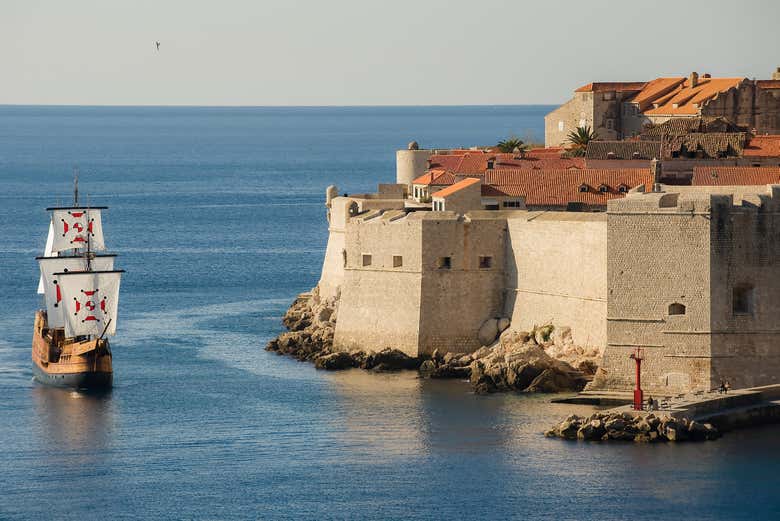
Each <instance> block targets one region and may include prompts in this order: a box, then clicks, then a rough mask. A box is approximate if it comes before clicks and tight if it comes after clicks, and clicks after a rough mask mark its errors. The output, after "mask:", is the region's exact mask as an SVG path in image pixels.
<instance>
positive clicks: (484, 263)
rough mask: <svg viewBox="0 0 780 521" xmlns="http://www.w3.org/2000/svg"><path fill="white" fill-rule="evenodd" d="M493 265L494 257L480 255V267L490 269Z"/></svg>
mask: <svg viewBox="0 0 780 521" xmlns="http://www.w3.org/2000/svg"><path fill="white" fill-rule="evenodd" d="M492 267H493V257H487V256H480V257H479V269H481V270H489V269H490V268H492Z"/></svg>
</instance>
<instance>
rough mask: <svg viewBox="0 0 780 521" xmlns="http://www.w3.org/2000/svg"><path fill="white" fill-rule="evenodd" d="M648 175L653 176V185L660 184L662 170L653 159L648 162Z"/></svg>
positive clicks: (659, 163) (658, 163) (658, 162)
mask: <svg viewBox="0 0 780 521" xmlns="http://www.w3.org/2000/svg"><path fill="white" fill-rule="evenodd" d="M650 173H651V174H652V175H653V184H657V183H660V182H661V174H662V168H661V162H660V161H659V160H657V159H655V158H653V160H652V161H650Z"/></svg>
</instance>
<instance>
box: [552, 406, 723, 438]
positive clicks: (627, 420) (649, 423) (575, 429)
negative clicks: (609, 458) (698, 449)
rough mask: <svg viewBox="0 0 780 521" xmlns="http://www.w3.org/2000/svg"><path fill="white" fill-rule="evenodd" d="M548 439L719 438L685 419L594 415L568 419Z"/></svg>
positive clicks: (711, 429)
mask: <svg viewBox="0 0 780 521" xmlns="http://www.w3.org/2000/svg"><path fill="white" fill-rule="evenodd" d="M544 435H545V436H547V437H549V438H563V439H566V440H585V441H613V440H617V441H634V442H637V443H653V442H659V441H675V442H676V441H704V440H714V439H717V438H719V437H720V433H719V432H718V429H716V428H715V427H713V426H712V425H711V424H709V423H700V422H697V421H693V420H689V419H687V418H672V417H670V416H656V415H655V414H653V413H650V414H647V415H646V416H643V415H636V416H635V415H632V414H630V413H627V412H624V413H616V412H613V413H607V412H597V413H593V414H591V415H590V416H588V417H582V416H577V415H576V414H575V415H571V416H569V417H568V418H566V419H565V420H563V421H562V422H561V423H560V424H558V425H556V426H555V427H553V428H552V429H550V430H549V431H547V432H545V433H544Z"/></svg>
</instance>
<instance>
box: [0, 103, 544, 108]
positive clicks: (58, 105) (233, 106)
mask: <svg viewBox="0 0 780 521" xmlns="http://www.w3.org/2000/svg"><path fill="white" fill-rule="evenodd" d="M558 105H559V104H557V103H498V104H491V103H466V104H431V105H426V104H386V105H372V104H355V105H191V104H172V105H163V104H110V103H106V104H103V103H99V104H82V103H0V107H105V108H124V107H127V108H418V107H546V106H558Z"/></svg>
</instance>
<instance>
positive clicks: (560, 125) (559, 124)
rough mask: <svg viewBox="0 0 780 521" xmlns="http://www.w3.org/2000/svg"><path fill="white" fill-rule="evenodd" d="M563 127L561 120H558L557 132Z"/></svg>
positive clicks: (561, 130)
mask: <svg viewBox="0 0 780 521" xmlns="http://www.w3.org/2000/svg"><path fill="white" fill-rule="evenodd" d="M563 129H564V125H563V121H559V122H558V132H563Z"/></svg>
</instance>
